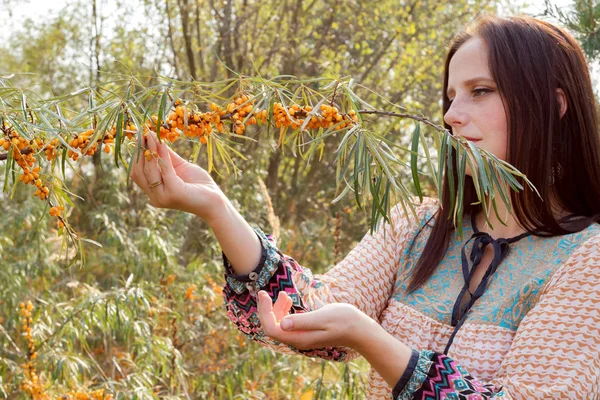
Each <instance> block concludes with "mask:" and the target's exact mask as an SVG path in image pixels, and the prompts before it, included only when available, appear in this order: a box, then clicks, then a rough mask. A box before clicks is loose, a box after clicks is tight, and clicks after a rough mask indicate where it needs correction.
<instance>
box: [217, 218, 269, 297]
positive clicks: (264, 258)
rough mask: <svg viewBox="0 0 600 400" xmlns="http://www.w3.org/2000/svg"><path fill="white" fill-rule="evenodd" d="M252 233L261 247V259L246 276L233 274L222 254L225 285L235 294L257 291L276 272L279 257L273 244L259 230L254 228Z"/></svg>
mask: <svg viewBox="0 0 600 400" xmlns="http://www.w3.org/2000/svg"><path fill="white" fill-rule="evenodd" d="M253 229H254V232H255V233H256V235H257V236H258V239H259V240H260V245H261V248H262V250H261V257H260V261H259V262H258V265H257V266H256V268H254V270H253V271H252V272H250V273H249V274H247V275H237V274H235V272H234V270H233V267H232V266H231V263H230V262H229V260H228V259H227V256H225V253H223V264H224V265H225V276H226V279H227V284H228V285H229V286H230V287H231V288H232V289H233V291H234V292H236V293H237V294H241V293H244V292H245V291H247V290H250V291H258V289H259V288H261V287H263V286H264V285H266V284H267V282H268V281H269V279H271V277H272V276H273V274H274V273H275V271H276V270H277V264H278V262H279V259H280V256H279V251H278V249H277V247H276V246H275V244H274V243H273V242H272V241H271V240H269V237H268V236H267V235H265V233H264V232H263V231H262V230H260V229H259V228H256V227H254V228H253Z"/></svg>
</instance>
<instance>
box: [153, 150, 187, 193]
mask: <svg viewBox="0 0 600 400" xmlns="http://www.w3.org/2000/svg"><path fill="white" fill-rule="evenodd" d="M155 144H156V145H157V146H158V155H159V156H160V160H159V162H160V164H161V166H162V174H163V177H164V179H165V184H167V183H170V182H171V180H172V179H174V178H175V176H176V175H177V174H176V173H175V167H174V165H173V159H172V156H171V153H172V154H175V155H177V153H175V152H174V151H172V150H171V149H170V148H169V146H167V144H166V143H165V142H164V141H163V142H162V143H157V142H155ZM177 157H179V156H177ZM180 159H181V158H180ZM181 161H183V162H185V161H184V160H181Z"/></svg>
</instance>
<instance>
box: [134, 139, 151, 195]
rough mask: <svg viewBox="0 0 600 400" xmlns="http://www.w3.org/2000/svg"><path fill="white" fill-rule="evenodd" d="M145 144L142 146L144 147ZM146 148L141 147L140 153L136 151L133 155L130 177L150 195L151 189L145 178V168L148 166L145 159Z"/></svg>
mask: <svg viewBox="0 0 600 400" xmlns="http://www.w3.org/2000/svg"><path fill="white" fill-rule="evenodd" d="M144 144H145V143H143V144H142V145H144ZM143 153H144V148H143V147H140V151H139V153H138V152H137V150H134V154H133V160H132V163H133V165H132V166H131V173H130V174H129V176H130V177H131V179H132V180H133V181H134V182H135V184H136V185H138V186H139V187H140V188H141V189H142V190H143V191H144V192H146V193H148V192H149V191H150V188H149V187H148V181H147V179H146V177H145V176H144V167H145V165H146V159H145V157H144V154H143Z"/></svg>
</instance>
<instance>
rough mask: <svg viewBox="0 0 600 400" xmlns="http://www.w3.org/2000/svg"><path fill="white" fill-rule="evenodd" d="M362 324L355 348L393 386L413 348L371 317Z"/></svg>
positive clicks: (404, 367) (402, 372)
mask: <svg viewBox="0 0 600 400" xmlns="http://www.w3.org/2000/svg"><path fill="white" fill-rule="evenodd" d="M367 318H368V317H367ZM362 325H363V327H362V328H361V329H359V332H360V334H359V337H358V340H357V345H356V346H355V350H357V351H358V352H359V353H360V354H361V355H362V356H363V357H364V358H365V359H366V360H367V361H368V363H369V364H371V367H373V369H374V370H375V371H377V373H379V375H381V377H382V378H383V379H384V380H385V381H386V382H387V383H388V385H390V387H392V388H393V387H394V386H395V385H396V383H397V382H398V380H399V379H400V377H401V376H402V375H403V374H404V371H405V370H406V367H407V366H408V362H409V360H410V356H411V354H412V349H411V348H410V347H408V346H407V345H405V344H404V343H402V342H401V341H399V340H398V339H396V338H395V337H393V336H392V335H391V334H390V333H388V332H387V331H386V330H385V329H383V327H382V326H381V325H379V324H378V323H377V322H376V321H374V320H373V319H371V318H368V319H365V320H364V322H363V324H362Z"/></svg>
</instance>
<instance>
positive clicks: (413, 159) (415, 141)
mask: <svg viewBox="0 0 600 400" xmlns="http://www.w3.org/2000/svg"><path fill="white" fill-rule="evenodd" d="M420 137H421V125H420V124H419V123H418V122H417V123H416V125H415V130H414V131H413V134H412V146H411V153H410V169H411V171H412V178H413V184H414V185H415V191H416V192H417V195H418V196H419V200H420V201H421V202H423V192H422V191H421V182H420V181H419V170H418V165H417V159H418V155H419V139H420Z"/></svg>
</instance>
